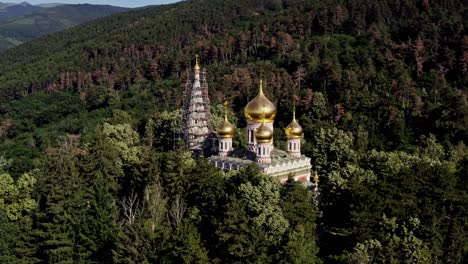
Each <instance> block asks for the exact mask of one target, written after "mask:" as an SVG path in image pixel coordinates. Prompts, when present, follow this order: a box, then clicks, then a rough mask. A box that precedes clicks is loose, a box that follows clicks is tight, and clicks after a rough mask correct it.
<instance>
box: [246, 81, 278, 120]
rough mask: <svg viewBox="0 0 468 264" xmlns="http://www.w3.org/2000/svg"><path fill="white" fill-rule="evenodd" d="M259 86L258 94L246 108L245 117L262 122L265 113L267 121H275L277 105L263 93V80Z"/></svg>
mask: <svg viewBox="0 0 468 264" xmlns="http://www.w3.org/2000/svg"><path fill="white" fill-rule="evenodd" d="M259 86H260V87H259V91H258V95H257V96H256V97H255V98H254V99H253V100H252V101H250V102H249V103H248V104H247V106H246V107H245V109H244V115H245V118H247V120H248V121H252V122H262V120H263V116H264V115H263V114H265V121H266V122H273V121H274V120H275V116H276V106H275V105H274V104H273V103H272V102H271V101H270V100H268V98H266V96H265V95H264V94H263V80H260V85H259ZM263 107H265V111H263Z"/></svg>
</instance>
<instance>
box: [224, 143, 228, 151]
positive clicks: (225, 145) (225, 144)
mask: <svg viewBox="0 0 468 264" xmlns="http://www.w3.org/2000/svg"><path fill="white" fill-rule="evenodd" d="M224 149H225V150H228V147H227V142H224Z"/></svg>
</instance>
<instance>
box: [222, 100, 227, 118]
mask: <svg viewBox="0 0 468 264" xmlns="http://www.w3.org/2000/svg"><path fill="white" fill-rule="evenodd" d="M223 106H224V120H225V121H228V119H227V108H228V102H227V101H224V103H223Z"/></svg>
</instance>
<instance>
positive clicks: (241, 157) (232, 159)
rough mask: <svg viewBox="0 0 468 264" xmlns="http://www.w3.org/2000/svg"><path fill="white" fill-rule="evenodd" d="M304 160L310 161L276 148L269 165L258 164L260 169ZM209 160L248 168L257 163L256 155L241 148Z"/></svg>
mask: <svg viewBox="0 0 468 264" xmlns="http://www.w3.org/2000/svg"><path fill="white" fill-rule="evenodd" d="M303 159H309V158H307V157H305V156H302V157H300V158H295V157H293V156H291V155H289V153H287V152H286V151H283V150H280V149H277V148H274V149H273V151H272V152H271V163H269V164H258V166H259V167H260V168H262V169H263V168H268V167H272V166H276V165H280V164H286V163H288V162H293V161H298V160H303ZM209 160H212V161H217V160H220V161H223V162H229V163H235V164H238V165H244V166H247V165H249V164H250V163H252V162H255V153H254V152H252V151H249V150H247V149H245V148H240V149H236V150H234V151H233V152H231V153H230V155H229V156H227V157H219V156H211V157H210V158H209Z"/></svg>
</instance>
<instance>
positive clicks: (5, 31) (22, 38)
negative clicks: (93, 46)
mask: <svg viewBox="0 0 468 264" xmlns="http://www.w3.org/2000/svg"><path fill="white" fill-rule="evenodd" d="M23 5H24V6H28V5H29V4H27V3H25V4H23ZM29 6H30V5H29ZM8 8H9V7H7V8H5V9H4V10H7V9H8ZM15 8H17V9H18V10H19V7H18V5H15ZM8 10H9V9H8ZM127 10H129V9H128V8H123V7H115V6H109V5H90V4H83V5H59V4H56V6H55V7H50V8H43V7H39V9H38V10H36V11H35V12H34V13H32V14H28V15H25V16H19V17H16V18H14V19H11V20H7V21H3V22H0V52H1V51H3V50H6V49H8V48H11V47H14V46H17V45H19V44H21V43H24V42H27V41H30V40H33V39H35V38H38V37H40V36H43V35H45V34H48V33H52V32H56V31H61V30H64V29H67V28H70V27H72V26H75V25H78V24H81V23H84V22H87V21H90V20H93V19H96V18H98V17H103V16H108V15H111V14H114V13H119V12H124V11H127Z"/></svg>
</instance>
